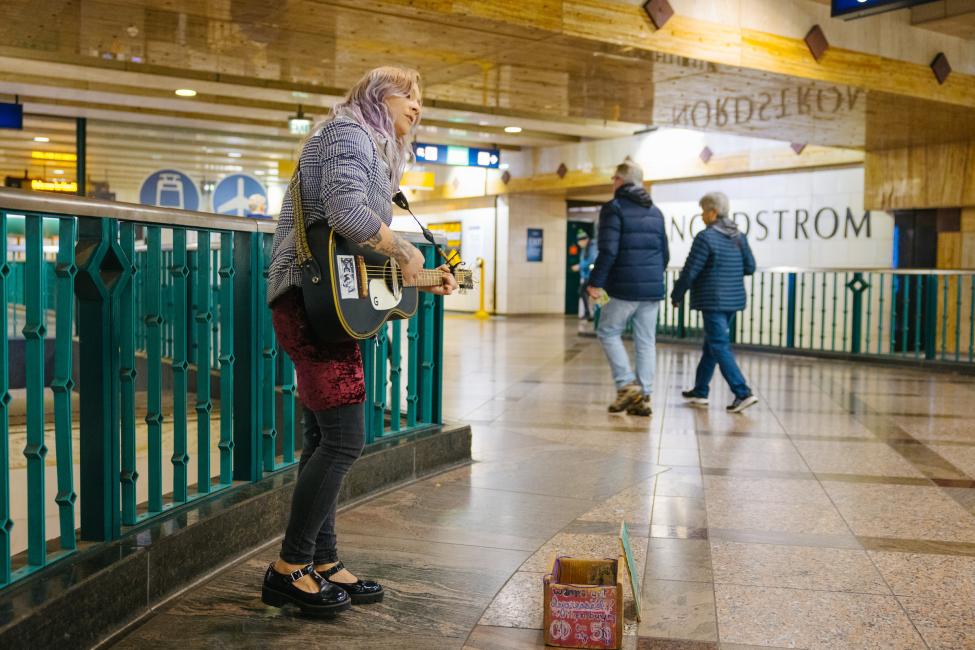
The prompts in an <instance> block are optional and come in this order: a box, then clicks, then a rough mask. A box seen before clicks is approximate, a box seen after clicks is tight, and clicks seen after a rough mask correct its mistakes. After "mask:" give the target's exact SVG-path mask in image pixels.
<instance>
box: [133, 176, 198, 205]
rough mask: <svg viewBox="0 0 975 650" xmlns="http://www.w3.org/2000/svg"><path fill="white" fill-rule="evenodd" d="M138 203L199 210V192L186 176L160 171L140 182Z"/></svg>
mask: <svg viewBox="0 0 975 650" xmlns="http://www.w3.org/2000/svg"><path fill="white" fill-rule="evenodd" d="M139 203H142V204H143V205H155V206H157V207H160V208H179V209H181V210H199V209H200V191H199V190H198V189H197V188H196V183H194V182H193V181H192V179H190V177H189V176H188V175H187V174H184V173H183V172H181V171H177V170H175V169H160V170H159V171H157V172H153V173H152V174H149V176H148V177H147V178H146V180H144V181H142V188H141V189H140V190H139Z"/></svg>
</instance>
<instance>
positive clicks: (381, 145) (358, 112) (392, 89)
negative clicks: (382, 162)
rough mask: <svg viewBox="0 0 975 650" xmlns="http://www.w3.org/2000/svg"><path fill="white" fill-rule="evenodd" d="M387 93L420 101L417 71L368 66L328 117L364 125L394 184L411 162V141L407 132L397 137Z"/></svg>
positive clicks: (389, 95)
mask: <svg viewBox="0 0 975 650" xmlns="http://www.w3.org/2000/svg"><path fill="white" fill-rule="evenodd" d="M387 97H416V99H417V100H418V101H419V99H420V73H419V72H417V71H416V70H411V69H409V68H398V67H394V66H383V67H380V68H375V69H373V70H370V71H369V72H367V73H366V74H365V75H363V77H362V78H361V79H360V80H359V81H358V82H357V83H356V84H355V85H354V86H352V88H350V89H349V92H348V93H346V95H345V98H344V99H343V100H342V101H340V102H339V103H337V104H335V105H334V106H333V107H332V114H331V115H330V116H329V119H335V118H337V117H344V118H348V119H352V120H355V121H356V122H358V123H359V124H361V125H362V126H364V127H366V129H367V130H368V131H369V132H370V133H371V134H372V138H373V141H374V142H375V143H376V148H377V149H378V150H379V154H380V155H381V156H384V157H385V158H386V162H387V163H388V164H389V170H390V178H391V180H392V181H393V184H394V185H396V184H397V183H399V179H400V177H401V176H402V175H403V172H404V170H405V169H406V165H407V164H408V163H410V162H412V159H413V145H412V143H411V142H410V139H411V138H410V134H407V135H405V136H403V137H397V135H396V129H395V128H394V126H393V118H392V116H391V115H390V113H389V108H388V107H387V106H386V102H385V99H386V98H387ZM415 127H416V125H414V128H415Z"/></svg>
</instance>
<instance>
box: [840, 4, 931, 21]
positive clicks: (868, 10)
mask: <svg viewBox="0 0 975 650" xmlns="http://www.w3.org/2000/svg"><path fill="white" fill-rule="evenodd" d="M934 1H935V0H833V13H832V16H833V17H834V18H835V17H837V16H840V17H842V18H844V19H845V20H852V19H853V18H863V17H864V16H870V15H873V14H879V13H883V12H885V11H893V10H894V9H903V8H905V7H913V6H914V5H923V4H925V3H928V2H934Z"/></svg>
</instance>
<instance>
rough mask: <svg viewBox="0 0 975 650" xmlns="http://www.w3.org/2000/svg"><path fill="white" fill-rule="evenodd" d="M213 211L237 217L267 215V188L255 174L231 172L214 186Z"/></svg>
mask: <svg viewBox="0 0 975 650" xmlns="http://www.w3.org/2000/svg"><path fill="white" fill-rule="evenodd" d="M212 200H213V211H214V212H216V213H217V214H230V215H234V216H237V217H266V216H267V189H266V188H265V187H264V185H263V184H262V183H261V181H259V180H257V179H256V178H254V177H253V176H248V175H247V174H231V175H230V176H227V177H226V178H224V179H222V180H221V181H220V182H219V183H217V186H216V187H215V188H213V197H212Z"/></svg>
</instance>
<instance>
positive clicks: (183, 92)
mask: <svg viewBox="0 0 975 650" xmlns="http://www.w3.org/2000/svg"><path fill="white" fill-rule="evenodd" d="M176 94H177V95H179V96H180V97H196V91H195V90H193V89H192V88H177V89H176Z"/></svg>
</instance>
